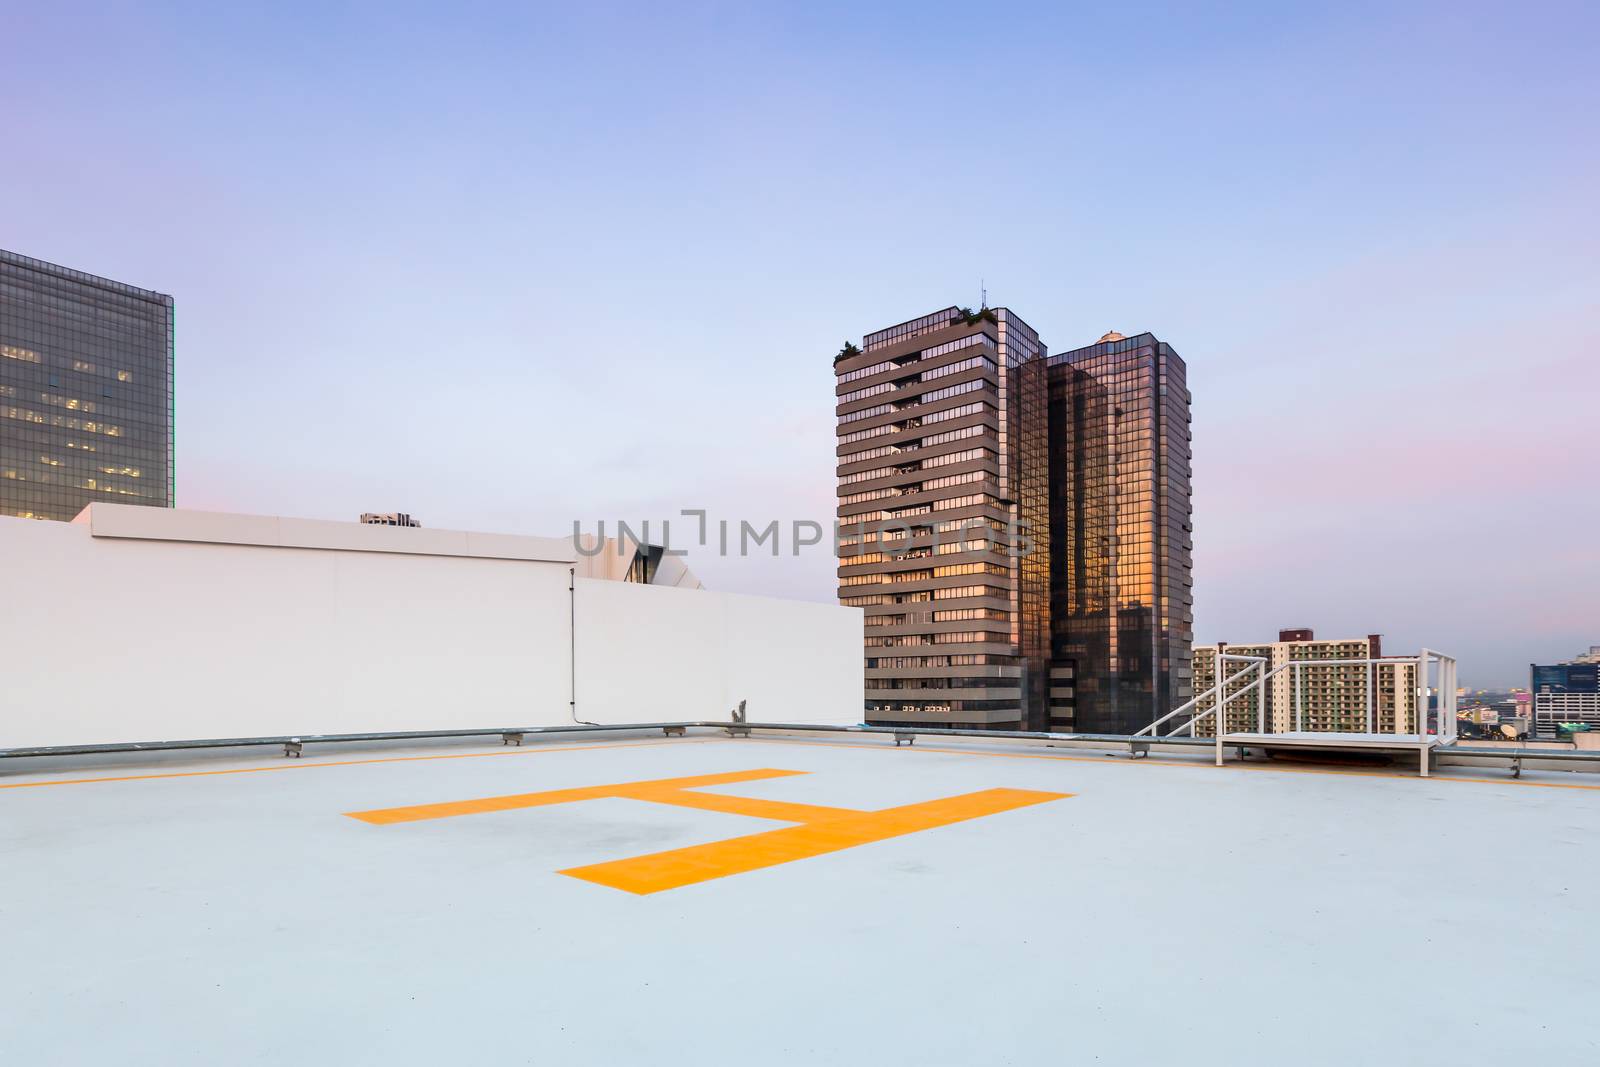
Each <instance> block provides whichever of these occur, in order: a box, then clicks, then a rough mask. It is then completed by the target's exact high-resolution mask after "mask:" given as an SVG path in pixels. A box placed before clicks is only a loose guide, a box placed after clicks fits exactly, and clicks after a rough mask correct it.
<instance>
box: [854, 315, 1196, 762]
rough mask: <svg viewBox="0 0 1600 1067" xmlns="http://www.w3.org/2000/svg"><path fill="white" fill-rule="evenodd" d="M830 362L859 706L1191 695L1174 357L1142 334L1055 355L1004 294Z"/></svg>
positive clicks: (1135, 704)
mask: <svg viewBox="0 0 1600 1067" xmlns="http://www.w3.org/2000/svg"><path fill="white" fill-rule="evenodd" d="M834 371H835V376H836V381H837V386H836V390H835V392H836V400H837V404H838V407H837V409H836V411H837V414H838V418H839V425H838V449H837V451H838V463H839V466H838V478H839V489H838V492H839V508H838V516H839V522H840V527H841V530H840V534H841V536H840V561H839V562H840V566H839V600H840V603H842V604H845V605H847V606H856V607H860V608H862V609H863V613H864V619H863V622H864V627H865V634H866V637H865V643H866V650H865V666H866V707H865V715H866V719H867V721H869V722H872V723H877V724H883V725H903V724H904V725H919V724H920V725H926V724H934V725H947V726H961V727H984V728H992V729H1027V730H1046V729H1055V730H1074V729H1075V730H1077V731H1079V732H1105V733H1130V732H1132V731H1134V730H1137V729H1139V728H1140V727H1143V726H1145V725H1147V724H1148V723H1149V722H1151V721H1152V720H1153V719H1155V718H1157V717H1159V716H1160V715H1162V714H1165V712H1167V711H1169V710H1171V708H1172V707H1173V706H1174V705H1175V704H1176V703H1181V702H1182V701H1184V700H1187V699H1188V698H1189V695H1190V687H1191V673H1190V662H1189V642H1190V640H1191V632H1190V631H1191V626H1192V623H1191V617H1192V595H1191V592H1190V581H1191V580H1190V568H1189V552H1190V540H1189V531H1190V517H1189V414H1188V413H1189V394H1188V390H1187V387H1186V384H1185V380H1184V366H1183V361H1182V360H1181V359H1180V358H1178V356H1177V353H1175V352H1173V351H1172V350H1171V349H1170V348H1169V347H1168V346H1166V345H1165V344H1162V343H1161V342H1160V341H1157V340H1156V339H1155V338H1154V337H1152V336H1150V335H1149V334H1142V335H1140V336H1139V337H1136V338H1133V339H1131V340H1130V339H1127V338H1123V337H1122V336H1121V335H1107V337H1105V338H1102V339H1101V341H1100V342H1099V343H1097V344H1095V345H1092V346H1090V347H1088V348H1084V349H1079V350H1077V351H1075V352H1069V353H1065V354H1063V355H1050V354H1049V353H1048V350H1047V349H1046V347H1045V345H1044V344H1043V343H1042V342H1041V341H1040V340H1039V337H1038V335H1037V334H1036V333H1035V332H1034V331H1033V330H1032V329H1031V328H1030V327H1028V326H1027V324H1026V323H1024V322H1022V320H1021V319H1019V318H1017V317H1016V315H1014V314H1013V313H1012V312H1010V311H1008V310H1006V309H1004V308H994V309H982V310H980V311H979V312H977V313H972V312H968V311H965V310H963V309H960V308H953V307H952V308H946V309H944V310H943V311H938V312H934V313H933V314H931V315H925V316H923V317H921V318H918V319H913V320H911V321H909V322H906V323H902V324H900V325H898V326H892V327H889V328H888V329H885V330H880V331H878V332H876V333H872V334H868V335H867V336H866V337H865V338H864V343H863V347H862V348H861V349H855V348H854V346H847V347H846V349H845V350H844V351H842V352H841V353H840V354H839V356H838V358H836V360H835V362H834ZM1028 544H1031V545H1032V550H1031V551H1026V552H1023V553H1022V554H1016V553H1013V552H1011V551H1008V548H1009V547H1011V546H1018V547H1024V548H1025V547H1027V545H1028Z"/></svg>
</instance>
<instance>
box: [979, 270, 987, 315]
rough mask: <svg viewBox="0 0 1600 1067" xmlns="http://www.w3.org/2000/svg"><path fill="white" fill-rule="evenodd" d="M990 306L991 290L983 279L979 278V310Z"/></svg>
mask: <svg viewBox="0 0 1600 1067" xmlns="http://www.w3.org/2000/svg"><path fill="white" fill-rule="evenodd" d="M988 306H989V290H988V288H987V287H986V286H985V285H984V284H983V279H982V278H979V279H978V310H979V311H982V310H983V309H984V308H986V307H988Z"/></svg>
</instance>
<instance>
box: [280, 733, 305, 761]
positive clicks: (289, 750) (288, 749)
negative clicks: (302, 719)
mask: <svg viewBox="0 0 1600 1067" xmlns="http://www.w3.org/2000/svg"><path fill="white" fill-rule="evenodd" d="M300 748H301V745H300V739H299V738H298V737H297V738H295V739H294V740H292V741H285V742H284V743H283V754H284V756H286V757H288V756H293V757H294V758H296V759H299V758H300Z"/></svg>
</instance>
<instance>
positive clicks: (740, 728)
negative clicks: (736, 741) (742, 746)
mask: <svg viewBox="0 0 1600 1067" xmlns="http://www.w3.org/2000/svg"><path fill="white" fill-rule="evenodd" d="M728 736H729V737H749V736H750V727H748V726H745V725H744V701H742V700H741V701H739V706H738V707H736V708H734V709H733V725H731V726H729V727H728Z"/></svg>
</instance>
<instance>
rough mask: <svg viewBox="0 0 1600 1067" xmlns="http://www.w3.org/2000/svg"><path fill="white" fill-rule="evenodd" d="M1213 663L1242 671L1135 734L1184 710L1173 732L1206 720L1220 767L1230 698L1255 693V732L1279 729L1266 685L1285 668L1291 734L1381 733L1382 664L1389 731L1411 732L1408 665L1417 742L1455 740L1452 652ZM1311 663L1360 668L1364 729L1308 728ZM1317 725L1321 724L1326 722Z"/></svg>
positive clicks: (1221, 658) (1238, 658)
mask: <svg viewBox="0 0 1600 1067" xmlns="http://www.w3.org/2000/svg"><path fill="white" fill-rule="evenodd" d="M1217 662H1218V663H1219V664H1228V663H1244V664H1246V666H1245V667H1244V669H1243V670H1240V671H1238V672H1237V673H1235V674H1233V675H1231V676H1229V677H1226V678H1224V679H1223V680H1222V681H1219V682H1217V684H1215V685H1213V686H1212V687H1211V688H1210V689H1207V690H1206V691H1205V692H1204V693H1200V694H1199V695H1197V696H1195V697H1193V698H1192V699H1190V700H1188V701H1186V702H1184V703H1183V704H1180V705H1178V706H1177V707H1176V708H1174V709H1173V710H1171V711H1169V712H1168V713H1167V714H1165V715H1163V716H1161V718H1159V719H1157V720H1155V721H1154V722H1152V723H1151V724H1150V725H1149V726H1146V727H1144V729H1142V730H1140V731H1139V732H1138V734H1137V735H1135V736H1139V735H1144V734H1149V735H1150V736H1152V737H1156V736H1161V735H1158V734H1157V733H1156V730H1157V729H1158V728H1159V727H1160V726H1161V725H1163V724H1164V723H1166V722H1168V721H1170V720H1172V719H1174V718H1176V717H1177V716H1179V715H1183V714H1185V713H1187V714H1188V716H1189V718H1188V719H1186V720H1185V721H1184V722H1183V723H1182V725H1180V726H1179V727H1178V728H1177V729H1176V730H1174V731H1172V732H1173V733H1174V734H1176V733H1182V732H1183V731H1188V733H1189V734H1190V735H1194V734H1195V727H1196V726H1197V725H1198V724H1199V723H1200V722H1202V721H1203V720H1205V719H1207V718H1209V719H1210V720H1211V723H1212V729H1213V731H1214V732H1215V733H1216V735H1217V739H1218V744H1217V764H1218V766H1221V763H1222V754H1221V753H1222V745H1221V738H1222V735H1223V734H1225V733H1229V732H1230V731H1229V729H1228V721H1227V718H1228V717H1227V708H1228V704H1229V703H1230V702H1231V701H1233V700H1235V699H1237V698H1239V697H1241V696H1244V695H1246V694H1253V695H1254V697H1255V711H1256V730H1255V732H1256V733H1257V734H1263V735H1264V734H1269V733H1273V732H1282V731H1276V730H1275V729H1273V730H1269V728H1268V727H1269V723H1268V719H1267V697H1268V694H1269V693H1270V692H1271V690H1269V688H1268V683H1270V682H1271V681H1272V680H1273V679H1275V678H1277V677H1278V676H1279V675H1281V674H1284V673H1285V672H1291V673H1290V682H1291V684H1290V688H1289V694H1288V706H1289V713H1290V716H1291V717H1292V722H1293V731H1294V732H1296V733H1307V732H1310V733H1333V734H1337V733H1368V734H1374V735H1376V734H1380V733H1382V732H1383V731H1382V730H1381V729H1380V727H1381V725H1382V723H1381V722H1380V718H1381V716H1380V711H1381V709H1380V707H1379V704H1380V701H1379V700H1376V699H1374V698H1375V697H1376V696H1377V695H1378V694H1377V687H1378V685H1379V683H1380V681H1381V674H1380V672H1381V671H1383V670H1384V669H1385V668H1388V670H1389V672H1390V678H1391V680H1392V690H1393V695H1392V697H1391V707H1390V716H1391V722H1390V729H1389V731H1388V732H1389V733H1391V734H1394V735H1397V736H1399V735H1408V734H1409V731H1406V730H1404V729H1403V728H1402V727H1403V726H1404V724H1405V721H1406V718H1407V714H1408V709H1407V708H1406V707H1405V705H1404V703H1403V702H1402V701H1401V693H1402V691H1403V690H1402V686H1401V683H1400V679H1401V669H1402V668H1410V669H1411V671H1412V672H1413V674H1412V684H1411V685H1410V686H1409V687H1407V688H1409V689H1410V690H1411V701H1410V709H1409V714H1410V715H1411V717H1412V718H1413V719H1414V722H1415V726H1416V737H1417V738H1418V740H1423V739H1425V738H1427V737H1429V736H1430V735H1431V736H1436V737H1438V738H1439V741H1440V742H1441V743H1444V744H1449V743H1452V742H1454V741H1455V739H1456V710H1457V703H1456V661H1455V658H1454V657H1453V656H1447V655H1445V654H1444V653H1443V652H1437V651H1434V650H1433V649H1429V648H1424V649H1422V650H1421V652H1419V653H1418V654H1417V655H1415V656H1392V657H1384V658H1366V659H1291V660H1287V661H1285V662H1283V663H1280V664H1278V665H1277V666H1276V667H1273V668H1271V669H1270V670H1269V669H1268V668H1267V662H1268V661H1267V660H1266V659H1265V658H1264V657H1261V656H1244V655H1236V654H1232V653H1222V654H1219V655H1218V656H1217ZM1314 667H1326V668H1344V669H1349V668H1356V667H1359V668H1361V675H1362V686H1363V691H1364V692H1363V716H1362V725H1363V726H1364V729H1363V730H1349V729H1345V728H1335V729H1332V730H1328V729H1322V730H1313V731H1307V730H1306V688H1307V686H1306V669H1307V668H1314ZM1225 670H1226V668H1225V667H1219V669H1218V673H1219V674H1222V673H1224V671H1225ZM1251 675H1254V677H1250V676H1251ZM1246 679H1248V681H1246ZM1435 679H1436V680H1437V684H1436V685H1434V684H1431V683H1433V682H1434V681H1435ZM1335 684H1336V685H1337V684H1342V681H1339V680H1336V682H1335ZM1230 690H1231V691H1230ZM1430 690H1436V691H1437V694H1438V700H1437V703H1436V708H1435V716H1434V722H1433V724H1432V728H1431V729H1430V724H1429V721H1428V720H1429V706H1428V705H1429V700H1428V696H1429V692H1430ZM1208 700H1210V701H1212V704H1211V705H1210V706H1209V707H1207V706H1206V701H1208ZM1270 725H1271V726H1273V727H1276V726H1277V725H1278V723H1277V722H1276V715H1275V716H1274V721H1273V722H1272V723H1271V724H1270ZM1321 725H1324V726H1325V725H1326V723H1323V724H1321Z"/></svg>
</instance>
